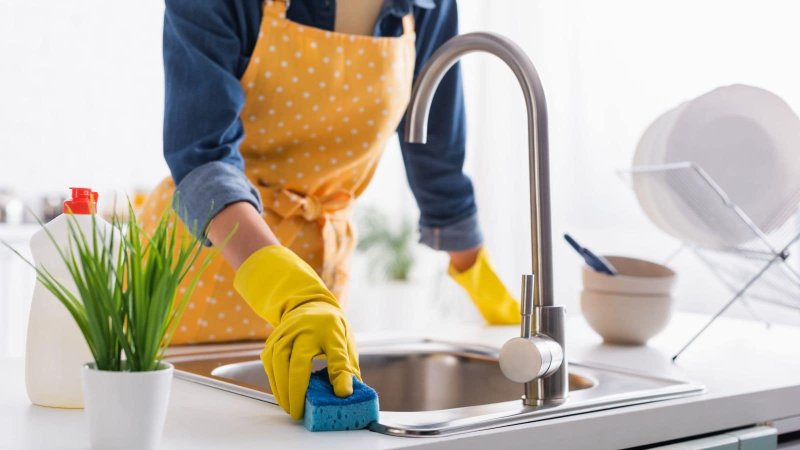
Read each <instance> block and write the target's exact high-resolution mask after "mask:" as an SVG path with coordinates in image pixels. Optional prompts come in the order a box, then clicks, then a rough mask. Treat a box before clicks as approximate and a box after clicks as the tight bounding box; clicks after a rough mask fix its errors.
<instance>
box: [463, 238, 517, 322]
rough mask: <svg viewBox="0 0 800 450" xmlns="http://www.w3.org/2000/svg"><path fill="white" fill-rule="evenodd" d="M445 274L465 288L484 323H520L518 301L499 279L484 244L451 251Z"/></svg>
mask: <svg viewBox="0 0 800 450" xmlns="http://www.w3.org/2000/svg"><path fill="white" fill-rule="evenodd" d="M448 275H450V277H451V278H452V279H453V280H455V282H456V283H458V284H459V285H461V287H463V288H464V290H466V291H467V293H468V294H469V296H470V298H472V302H473V303H475V306H476V307H477V308H478V311H480V313H481V315H482V316H483V319H484V320H486V322H487V323H489V324H491V325H511V324H518V323H519V321H520V309H519V301H517V300H516V299H515V298H514V297H513V296H512V295H511V294H510V293H509V292H508V289H506V287H505V286H504V285H503V282H502V281H500V278H499V277H498V276H497V273H495V271H494V268H493V267H492V264H491V263H490V262H489V257H488V256H487V254H486V250H485V249H484V248H483V247H477V248H474V249H470V250H465V251H461V252H450V268H449V270H448Z"/></svg>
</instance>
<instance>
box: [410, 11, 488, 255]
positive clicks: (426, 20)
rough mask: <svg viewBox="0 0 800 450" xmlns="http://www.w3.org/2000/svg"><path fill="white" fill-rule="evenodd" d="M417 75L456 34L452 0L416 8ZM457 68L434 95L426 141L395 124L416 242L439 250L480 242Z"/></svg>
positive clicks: (462, 248)
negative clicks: (414, 208) (411, 138)
mask: <svg viewBox="0 0 800 450" xmlns="http://www.w3.org/2000/svg"><path fill="white" fill-rule="evenodd" d="M414 18H415V23H416V34H417V60H416V68H415V71H414V78H415V79H416V76H417V74H418V73H419V71H420V69H422V67H423V66H424V65H425V63H426V62H427V61H428V59H429V58H430V56H431V55H432V54H433V52H434V51H436V49H438V48H439V47H440V46H441V45H442V44H443V43H445V42H446V41H447V40H448V39H450V38H452V37H453V36H456V35H457V34H458V11H457V9H456V2H455V0H437V1H436V7H435V8H433V9H417V10H416V12H415V17H414ZM465 122H466V119H465V114H464V98H463V92H462V84H461V71H460V68H459V66H458V65H456V66H454V67H453V68H452V69H451V70H450V71H449V72H448V73H447V74H446V75H445V77H444V78H443V79H442V81H441V83H440V84H439V88H438V90H437V91H436V94H435V95H434V97H433V103H432V104H431V111H430V119H429V123H428V142H427V143H425V144H409V143H406V142H404V141H403V139H402V136H403V128H404V126H405V124H404V123H401V124H400V127H399V128H398V132H399V135H400V137H401V139H400V143H401V145H400V147H401V149H402V153H403V161H404V163H405V168H406V175H407V177H408V182H409V185H410V186H411V191H412V192H413V194H414V197H415V198H416V200H417V204H418V205H419V209H420V221H419V228H420V242H421V243H423V244H425V245H428V246H429V247H432V248H434V249H439V250H449V251H457V250H466V249H469V248H474V247H476V246H478V245H480V244H481V243H482V241H483V238H482V235H481V231H480V227H479V226H478V219H477V207H476V205H475V195H474V191H473V188H472V182H471V181H470V179H469V177H467V175H466V174H464V172H463V166H464V156H465V144H466V136H465V135H466V129H465Z"/></svg>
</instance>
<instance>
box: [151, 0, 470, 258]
mask: <svg viewBox="0 0 800 450" xmlns="http://www.w3.org/2000/svg"><path fill="white" fill-rule="evenodd" d="M335 1H336V0H294V1H292V2H291V3H290V7H289V9H288V11H287V18H288V19H289V20H292V21H294V22H298V23H301V24H304V25H307V26H313V27H316V28H321V29H324V30H333V28H334V22H335V13H336V4H335ZM262 5H263V2H262V0H226V1H219V0H167V1H166V12H165V16H164V74H165V81H166V83H165V87H166V92H165V112H164V157H165V159H166V161H167V165H168V166H169V169H170V172H171V174H172V177H173V179H174V181H175V184H176V186H177V188H176V195H175V197H174V198H175V200H174V207H175V209H176V210H177V211H178V213H179V215H180V217H181V219H182V220H183V221H184V222H185V223H186V224H188V225H189V227H190V228H191V229H194V230H197V231H198V234H199V236H198V237H200V238H202V239H204V240H206V243H207V244H208V241H207V239H206V238H205V230H206V228H207V226H208V223H209V221H210V220H211V219H212V218H213V217H214V216H215V215H216V214H217V213H218V212H219V211H221V210H222V209H223V208H225V207H226V206H227V205H230V204H232V203H236V202H241V201H245V202H249V203H250V204H252V205H253V206H254V207H255V208H256V209H257V210H258V211H259V213H263V210H262V206H261V199H260V197H259V194H258V191H257V190H256V189H255V188H254V187H253V186H252V184H251V183H250V181H249V180H248V179H247V178H246V176H245V175H244V171H243V169H244V160H243V158H242V155H241V154H240V153H239V145H240V143H241V142H242V139H243V137H244V130H243V127H242V123H241V120H240V117H239V115H240V112H241V110H242V107H243V105H244V103H245V95H244V91H243V89H242V87H241V85H240V78H241V77H242V74H243V73H244V71H245V69H246V68H247V65H248V63H249V60H250V56H251V54H252V52H253V48H254V47H255V43H256V39H257V37H258V33H259V28H260V25H261V14H262V11H261V9H262ZM409 13H412V14H414V19H415V28H416V67H415V70H414V76H415V78H416V75H417V73H418V72H419V70H420V69H421V68H422V66H423V65H424V64H425V62H426V61H427V60H428V58H430V56H431V54H432V53H433V52H434V51H435V50H436V49H437V48H438V47H439V46H440V45H442V44H443V43H444V42H445V41H447V40H448V39H449V38H451V37H453V36H455V35H456V34H458V13H457V10H456V3H455V0H384V5H383V7H382V9H381V12H380V13H379V15H378V18H377V21H376V23H375V28H374V32H373V33H374V35H375V36H400V35H401V34H402V21H401V18H402V17H403V16H405V15H407V14H409ZM464 125H465V118H464V101H463V95H462V86H461V74H460V71H459V68H458V66H456V67H454V69H453V70H450V72H449V73H448V74H447V75H446V76H445V77H444V79H443V80H442V82H441V84H440V85H439V89H438V91H437V93H436V95H435V97H434V99H433V104H432V106H431V113H430V123H429V131H428V142H427V143H426V144H408V143H405V142H402V140H401V150H402V154H403V161H404V165H405V169H406V175H407V178H408V182H409V185H410V186H411V191H412V192H413V194H414V197H415V198H416V201H417V204H418V205H419V209H420V220H419V229H420V242H422V243H424V244H426V245H428V246H430V247H432V248H435V249H442V250H451V251H453V250H465V249H468V248H472V247H475V246H477V245H479V244H480V243H481V242H482V236H481V233H480V229H479V227H478V222H477V210H476V207H475V197H474V193H473V189H472V183H471V182H470V180H469V178H468V177H467V176H466V175H465V174H464V173H463V171H462V168H463V164H464V150H465V134H466V132H465V126H464ZM402 129H403V123H401V124H400V126H399V127H398V130H402Z"/></svg>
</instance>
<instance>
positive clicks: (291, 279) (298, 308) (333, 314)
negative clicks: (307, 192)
mask: <svg viewBox="0 0 800 450" xmlns="http://www.w3.org/2000/svg"><path fill="white" fill-rule="evenodd" d="M234 287H235V288H236V290H237V291H238V292H239V294H241V296H242V297H243V298H244V299H245V300H246V301H247V303H248V304H249V305H250V307H251V308H253V310H254V311H255V312H256V313H257V314H258V315H259V316H261V317H263V318H264V319H266V320H267V321H268V322H269V323H270V324H271V325H272V326H273V328H274V330H273V331H272V333H271V334H270V336H269V338H268V339H267V342H266V346H265V348H264V351H263V352H262V353H261V361H262V363H263V364H264V369H265V370H266V372H267V376H268V377H269V385H270V388H271V389H272V393H273V395H274V396H275V399H276V400H277V401H278V404H279V405H281V407H282V408H283V409H284V411H286V412H287V413H289V414H290V415H291V416H292V418H293V419H296V420H299V419H301V418H302V417H303V410H304V407H305V396H306V390H307V388H308V382H309V378H310V376H311V370H312V361H313V360H314V358H315V357H317V356H326V357H327V359H328V376H329V378H330V381H331V384H332V385H333V389H334V392H335V394H336V395H337V396H339V397H346V396H348V395H350V394H352V393H353V377H354V376H355V377H357V378H358V379H361V372H360V370H359V366H358V353H357V351H356V346H355V343H354V341H353V334H352V332H351V331H350V327H349V325H348V324H347V320H346V319H345V317H344V313H343V312H342V310H341V308H340V307H339V304H338V302H337V301H336V298H334V296H333V294H331V292H330V291H329V290H328V289H327V288H326V287H325V285H324V284H323V282H322V280H321V279H320V278H319V276H318V275H317V273H316V272H314V269H312V268H311V267H310V266H309V265H308V264H306V262H305V261H303V260H302V259H300V257H298V256H297V255H295V254H294V253H292V251H291V250H289V249H287V248H285V247H282V246H280V245H270V246H267V247H264V248H262V249H260V250H258V251H256V252H255V253H253V254H252V255H251V256H250V257H248V258H247V260H246V261H244V263H243V264H242V265H241V267H239V269H238V270H237V272H236V278H235V280H234Z"/></svg>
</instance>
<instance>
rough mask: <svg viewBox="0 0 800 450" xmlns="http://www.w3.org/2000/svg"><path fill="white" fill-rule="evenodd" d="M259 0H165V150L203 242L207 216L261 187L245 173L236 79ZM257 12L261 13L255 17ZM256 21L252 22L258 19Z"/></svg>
mask: <svg viewBox="0 0 800 450" xmlns="http://www.w3.org/2000/svg"><path fill="white" fill-rule="evenodd" d="M260 13H261V10H260V0H250V1H237V2H220V1H216V0H167V2H166V10H165V14H164V43H163V45H164V47H163V55H164V77H165V105H164V157H165V159H166V162H167V165H168V166H169V169H170V172H171V174H172V178H173V179H174V181H175V184H176V195H175V197H174V200H173V202H174V203H173V206H174V208H175V210H176V211H177V212H178V215H179V216H180V217H181V219H182V220H183V221H184V223H186V224H187V226H189V228H190V229H192V230H193V232H194V233H195V234H196V235H197V236H198V237H199V238H201V239H203V241H204V242H206V244H208V241H207V239H206V238H205V231H206V228H207V226H208V223H209V222H210V220H211V219H212V218H213V217H214V216H215V215H216V214H217V213H219V211H221V210H222V209H223V208H225V207H226V206H227V205H230V204H231V203H236V202H242V201H244V202H248V203H250V204H252V205H253V207H255V208H256V210H258V211H259V212H261V199H260V198H259V195H258V191H257V190H256V189H255V188H254V187H253V186H252V185H251V183H250V182H249V181H248V179H247V178H246V177H245V175H244V160H243V158H242V155H241V154H240V152H239V145H240V143H241V142H242V139H243V137H244V130H243V127H242V123H241V121H240V119H239V114H240V112H241V109H242V107H243V105H244V100H245V98H244V92H243V90H242V87H241V85H240V82H239V79H240V77H241V74H242V73H243V72H244V69H245V68H246V67H247V63H248V60H249V55H250V53H251V51H252V48H243V47H245V44H243V43H245V42H248V41H254V40H255V39H252V37H249V36H248V34H252V33H257V24H258V23H259V22H260ZM254 14H255V15H257V17H253V16H254ZM253 24H255V26H254V25H253Z"/></svg>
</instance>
